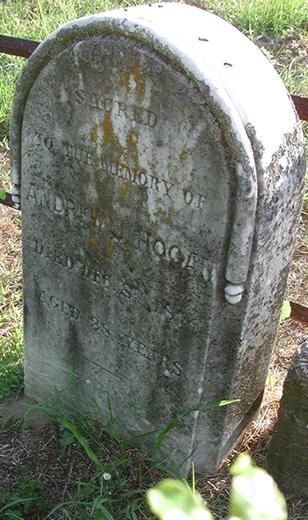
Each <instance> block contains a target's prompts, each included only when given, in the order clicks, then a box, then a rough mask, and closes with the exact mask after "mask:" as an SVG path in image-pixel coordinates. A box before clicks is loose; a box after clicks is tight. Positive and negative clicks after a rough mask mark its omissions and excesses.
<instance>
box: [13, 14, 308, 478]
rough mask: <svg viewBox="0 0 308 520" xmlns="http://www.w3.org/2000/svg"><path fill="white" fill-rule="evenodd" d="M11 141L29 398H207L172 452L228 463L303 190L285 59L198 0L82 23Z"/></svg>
mask: <svg viewBox="0 0 308 520" xmlns="http://www.w3.org/2000/svg"><path fill="white" fill-rule="evenodd" d="M11 149H12V179H13V183H14V185H15V195H16V200H17V199H18V193H19V191H20V189H21V208H22V215H23V259H24V260H23V261H24V264H23V273H24V334H25V388H26V393H27V394H28V395H29V396H32V397H39V398H52V396H54V394H55V389H56V388H58V389H59V391H60V392H61V395H62V397H63V399H64V400H65V402H67V403H68V404H71V405H75V406H76V405H77V406H78V407H79V409H82V410H84V409H86V410H89V411H92V412H93V413H96V414H98V415H99V416H100V417H101V418H102V419H106V417H108V413H109V412H108V410H109V407H110V408H111V409H112V410H113V412H114V413H115V414H120V415H121V417H122V418H123V421H124V422H125V423H126V424H127V425H128V426H130V427H131V428H134V429H135V430H137V431H139V432H145V431H149V430H157V429H161V428H162V427H163V426H165V425H166V424H167V423H168V422H169V421H170V420H171V419H172V418H174V417H177V416H180V415H181V414H183V413H185V412H188V411H189V410H195V412H194V413H191V414H190V415H188V416H187V417H186V422H185V425H183V424H182V425H179V426H178V427H177V428H175V429H174V430H172V431H171V432H170V434H169V435H168V436H167V438H166V440H165V452H166V453H169V454H170V453H171V454H172V457H173V460H174V461H177V462H180V461H182V460H183V459H185V458H186V457H188V456H189V454H191V452H193V453H194V458H195V462H196V465H197V468H198V469H204V470H206V471H208V472H211V471H213V470H215V468H216V467H217V466H218V465H219V463H220V462H221V460H222V458H223V457H224V456H225V455H226V454H227V453H228V452H229V450H230V449H231V447H232V446H233V444H234V442H235V441H236V439H237V438H238V436H239V435H240V434H241V433H242V432H243V430H244V429H245V427H246V425H247V424H248V423H249V421H250V420H251V419H252V417H253V416H254V414H255V413H256V411H257V409H258V407H259V405H260V402H261V399H262V393H263V387H264V382H265V379H266V373H267V368H268V363H269V359H270V355H271V347H272V344H273V341H274V337H275V332H276V329H277V324H278V320H279V313H280V306H281V302H282V298H283V293H284V289H285V284H286V277H287V271H288V266H289V263H290V259H291V256H292V250H293V245H294V237H295V224H296V220H297V216H298V213H299V208H300V203H301V188H302V184H303V175H304V154H303V144H302V135H301V131H300V129H299V127H298V120H297V117H296V114H295V112H294V108H293V105H292V103H291V101H290V99H289V96H288V93H287V92H286V90H285V88H284V86H283V85H282V83H281V81H280V79H279V78H278V76H277V75H276V73H275V71H274V70H273V68H272V66H271V65H270V63H269V62H268V61H267V59H266V58H265V57H264V56H263V55H262V54H261V53H260V52H259V50H258V49H257V48H256V47H255V46H254V45H253V44H252V43H250V42H249V41H248V40H247V39H246V38H245V37H244V36H243V35H241V34H240V33H239V32H238V31H237V30H236V29H234V28H233V27H231V26H230V25H229V24H227V23H226V22H224V21H223V20H221V19H219V18H217V17H215V16H214V15H212V14H209V13H207V12H205V11H201V10H199V9H197V8H194V7H190V6H187V5H180V4H159V5H151V6H150V5H147V6H142V7H136V8H130V9H122V10H119V11H114V12H110V13H105V14H100V15H97V16H91V17H88V18H84V19H81V20H77V21H75V22H72V23H70V24H68V25H66V26H64V27H63V28H61V29H59V30H58V31H56V32H55V33H54V34H52V35H51V36H50V37H49V38H48V39H47V40H46V41H44V42H43V43H42V44H41V45H40V46H39V48H38V49H37V51H36V52H35V53H34V55H33V56H32V57H31V59H30V60H29V62H28V64H27V66H26V67H25V69H24V71H23V74H22V76H21V79H20V81H19V84H18V86H17V92H16V97H15V101H14V110H13V116H12V124H11ZM232 398H235V399H240V402H238V403H236V404H234V405H231V406H228V407H226V408H220V409H212V410H208V409H207V407H206V404H207V403H209V402H216V401H218V400H223V399H232ZM134 403H135V405H136V406H135V405H134ZM136 403H137V404H136Z"/></svg>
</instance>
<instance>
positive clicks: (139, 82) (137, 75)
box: [130, 63, 144, 97]
mask: <svg viewBox="0 0 308 520" xmlns="http://www.w3.org/2000/svg"><path fill="white" fill-rule="evenodd" d="M130 74H131V75H132V76H133V78H134V80H135V83H136V92H137V96H138V97H139V96H141V95H142V94H143V92H144V80H143V77H142V74H141V72H140V67H139V63H136V65H134V66H133V67H132V68H131V69H130Z"/></svg>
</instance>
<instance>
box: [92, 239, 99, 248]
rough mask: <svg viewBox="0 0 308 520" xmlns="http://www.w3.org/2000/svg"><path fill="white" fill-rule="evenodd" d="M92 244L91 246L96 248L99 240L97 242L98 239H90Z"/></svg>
mask: <svg viewBox="0 0 308 520" xmlns="http://www.w3.org/2000/svg"><path fill="white" fill-rule="evenodd" d="M90 244H91V246H94V247H96V246H97V244H98V240H97V238H96V237H91V238H90Z"/></svg>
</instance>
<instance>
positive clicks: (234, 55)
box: [37, 3, 298, 167]
mask: <svg viewBox="0 0 308 520" xmlns="http://www.w3.org/2000/svg"><path fill="white" fill-rule="evenodd" d="M97 24H98V25H101V24H103V25H105V26H106V27H107V26H109V27H110V28H114V29H115V30H117V31H120V32H121V33H124V34H126V35H131V36H134V37H135V38H136V39H140V38H141V39H142V40H146V41H147V43H148V44H151V45H153V47H154V48H155V49H156V50H160V51H161V52H162V53H163V54H166V53H167V54H169V55H170V56H171V57H172V58H173V59H176V60H177V61H178V62H179V63H180V64H181V65H182V66H183V67H184V68H185V69H186V71H187V72H188V73H190V74H193V75H194V76H195V78H196V79H198V80H200V81H202V82H205V83H206V84H207V85H208V87H209V89H210V95H211V96H212V97H213V99H214V100H215V101H217V102H218V103H219V104H220V105H221V106H222V105H223V109H224V110H225V113H226V114H229V115H230V116H231V118H232V119H234V118H236V117H235V114H236V115H238V117H239V118H240V120H241V123H242V124H243V126H244V127H245V128H246V126H247V125H249V128H251V129H253V131H254V136H255V138H256V140H257V141H259V142H260V143H261V144H262V147H263V154H262V157H261V160H262V165H263V167H266V166H268V165H269V163H270V161H271V158H272V155H273V154H274V153H275V152H276V150H277V148H279V146H280V144H281V140H282V136H283V135H284V134H286V133H289V132H292V130H293V129H294V125H296V124H297V121H298V118H297V114H296V112H295V109H294V106H293V103H292V101H291V98H290V96H289V94H288V92H287V90H286V88H285V86H284V85H283V82H282V80H281V79H280V78H279V76H278V74H277V73H276V71H275V70H274V68H273V66H272V64H271V63H270V62H269V60H268V59H267V58H266V57H265V56H264V54H263V53H262V52H261V51H260V50H259V49H258V47H257V46H256V45H254V44H253V43H252V42H251V41H250V40H249V39H248V38H247V37H246V36H244V35H243V34H242V33H241V32H240V31H238V30H237V29H236V28H235V27H233V26H232V25H231V24H229V23H228V22H226V21H225V20H223V19H222V18H220V17H218V16H217V15H214V14H212V13H210V12H208V11H205V10H202V9H200V8H197V7H193V6H190V5H186V4H180V3H154V4H147V5H140V6H135V7H129V8H122V9H117V10H112V11H109V12H105V13H101V14H97V15H93V16H87V17H83V18H80V19H78V20H76V21H73V22H70V23H68V24H67V25H65V26H63V27H62V28H60V29H59V30H57V31H55V32H54V33H53V34H52V35H50V37H49V38H48V39H47V40H46V42H52V41H53V40H54V39H56V40H57V39H58V38H59V37H61V35H62V34H63V32H67V31H71V30H73V31H76V35H77V34H78V32H80V31H81V29H85V30H87V29H89V35H90V33H91V29H90V28H91V26H92V27H93V26H95V25H97ZM43 45H45V43H43ZM37 52H38V53H40V49H39V48H38V50H37ZM237 131H238V132H239V133H241V130H240V129H239V128H237ZM241 138H242V139H243V135H241Z"/></svg>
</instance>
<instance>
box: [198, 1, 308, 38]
mask: <svg viewBox="0 0 308 520" xmlns="http://www.w3.org/2000/svg"><path fill="white" fill-rule="evenodd" d="M194 3H195V4H199V5H200V4H201V5H202V6H203V7H205V8H207V9H212V10H213V11H214V12H216V13H217V14H219V15H220V16H221V17H222V18H224V19H225V20H228V21H229V22H230V23H232V25H235V26H236V27H238V28H239V29H240V30H241V31H245V32H246V33H248V35H249V36H250V37H251V38H252V39H256V38H258V37H259V36H261V35H263V34H264V33H267V34H270V35H271V36H272V37H277V36H285V35H286V34H290V33H291V34H297V33H299V32H302V31H307V30H308V1H307V0H227V1H223V0H221V1H217V0H202V1H201V2H198V1H197V2H194Z"/></svg>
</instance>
